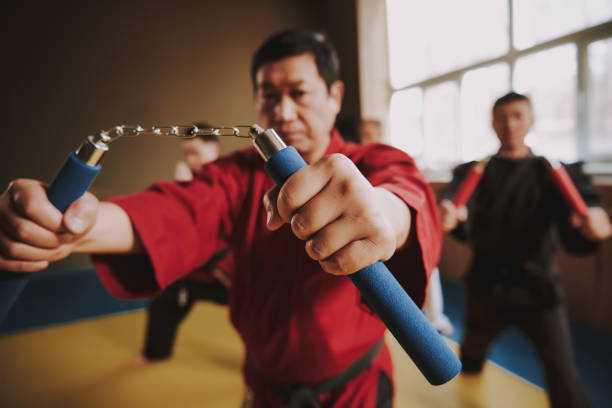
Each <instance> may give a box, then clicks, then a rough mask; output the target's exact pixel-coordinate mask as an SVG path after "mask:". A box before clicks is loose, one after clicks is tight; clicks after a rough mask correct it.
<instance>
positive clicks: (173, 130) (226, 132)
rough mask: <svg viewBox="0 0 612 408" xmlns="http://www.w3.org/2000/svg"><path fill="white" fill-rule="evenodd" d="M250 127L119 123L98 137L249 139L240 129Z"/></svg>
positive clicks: (107, 138)
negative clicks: (213, 137) (150, 126)
mask: <svg viewBox="0 0 612 408" xmlns="http://www.w3.org/2000/svg"><path fill="white" fill-rule="evenodd" d="M244 128H246V129H250V128H251V125H236V126H231V127H228V126H221V127H214V128H204V129H201V128H199V127H197V126H194V125H179V126H153V127H152V128H150V129H145V128H143V127H142V126H140V125H135V126H134V125H120V126H115V127H113V128H111V129H108V130H103V131H101V132H100V133H99V135H98V139H99V140H101V141H103V142H104V143H106V144H108V143H112V142H114V141H115V140H117V139H118V138H120V137H136V136H142V135H154V136H169V137H178V138H181V139H191V138H194V137H196V136H205V135H213V136H222V137H223V136H232V137H242V138H246V139H251V138H252V136H251V135H250V134H249V131H248V130H247V131H246V132H244V133H241V132H240V129H244Z"/></svg>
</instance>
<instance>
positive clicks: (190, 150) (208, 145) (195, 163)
mask: <svg viewBox="0 0 612 408" xmlns="http://www.w3.org/2000/svg"><path fill="white" fill-rule="evenodd" d="M181 148H182V149H183V153H184V154H185V161H186V162H187V165H188V166H189V168H190V169H191V171H199V170H200V169H201V168H202V166H203V165H204V164H206V163H208V162H211V161H214V160H216V159H217V157H218V156H219V143H217V142H205V141H204V140H202V139H200V138H199V137H196V138H193V139H187V140H183V142H181Z"/></svg>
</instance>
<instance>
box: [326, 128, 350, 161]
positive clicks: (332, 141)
mask: <svg viewBox="0 0 612 408" xmlns="http://www.w3.org/2000/svg"><path fill="white" fill-rule="evenodd" d="M344 143H345V142H344V139H343V138H342V135H341V134H340V132H339V131H338V129H336V128H333V129H332V131H331V134H330V136H329V144H328V145H327V150H325V154H324V156H327V155H328V154H332V153H336V152H338V151H339V150H340V148H341V147H342V145H344Z"/></svg>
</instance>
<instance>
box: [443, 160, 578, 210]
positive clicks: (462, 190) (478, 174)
mask: <svg viewBox="0 0 612 408" xmlns="http://www.w3.org/2000/svg"><path fill="white" fill-rule="evenodd" d="M489 159H490V157H487V158H485V159H483V160H480V161H478V162H476V163H475V164H474V165H473V166H472V168H471V169H470V170H469V172H468V174H467V176H466V177H465V179H464V180H463V182H462V183H461V185H460V186H459V189H458V190H457V192H456V193H455V195H454V196H453V198H452V202H453V204H454V206H455V208H459V207H461V206H463V205H465V204H466V203H467V202H468V200H469V199H470V197H471V196H472V194H473V193H474V190H475V189H476V186H477V185H478V183H479V182H480V179H481V178H482V175H483V174H484V170H485V167H486V166H487V164H488V163H489ZM546 160H547V162H548V164H549V165H550V169H551V174H552V178H553V180H554V183H555V185H556V186H557V188H558V190H559V192H560V193H561V195H562V196H563V198H564V199H565V201H566V202H567V204H568V205H569V206H570V208H571V209H572V210H573V211H574V212H576V213H577V214H578V215H580V216H581V217H586V215H587V208H588V207H587V205H586V203H585V202H584V199H583V198H582V196H581V195H580V193H579V192H578V189H577V188H576V185H575V184H574V182H573V181H572V179H571V178H570V176H569V174H567V170H566V169H565V166H564V165H563V164H561V162H560V161H558V160H550V159H546Z"/></svg>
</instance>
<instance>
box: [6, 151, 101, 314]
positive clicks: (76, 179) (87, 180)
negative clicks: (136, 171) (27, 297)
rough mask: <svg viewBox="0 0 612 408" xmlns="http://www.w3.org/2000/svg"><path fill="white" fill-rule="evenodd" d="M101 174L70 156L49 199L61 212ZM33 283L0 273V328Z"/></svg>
mask: <svg viewBox="0 0 612 408" xmlns="http://www.w3.org/2000/svg"><path fill="white" fill-rule="evenodd" d="M99 172H100V165H97V166H90V165H88V164H85V163H83V162H82V161H81V160H79V158H78V157H77V156H76V154H75V153H71V154H70V155H69V156H68V158H67V159H66V161H65V162H64V164H63V166H62V167H61V168H60V170H59V171H58V172H57V174H56V175H55V177H54V178H53V181H52V182H51V184H50V185H49V188H48V189H47V198H48V199H49V201H50V202H51V203H52V204H53V205H54V206H55V207H56V208H57V209H58V210H60V211H61V212H64V211H66V209H67V208H68V207H69V206H70V204H72V202H73V201H75V200H76V199H78V198H79V197H81V196H82V195H83V194H84V193H85V192H86V191H87V189H88V188H89V186H91V183H93V181H94V179H95V178H96V176H97V175H98V173H99ZM29 279H30V274H29V273H28V274H24V273H12V272H0V324H1V323H2V322H3V321H4V318H5V317H6V315H7V314H8V312H9V310H10V309H11V308H12V307H13V304H14V303H15V301H16V300H17V298H18V297H19V294H20V293H21V291H22V290H23V288H25V286H26V284H27V283H28V281H29Z"/></svg>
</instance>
